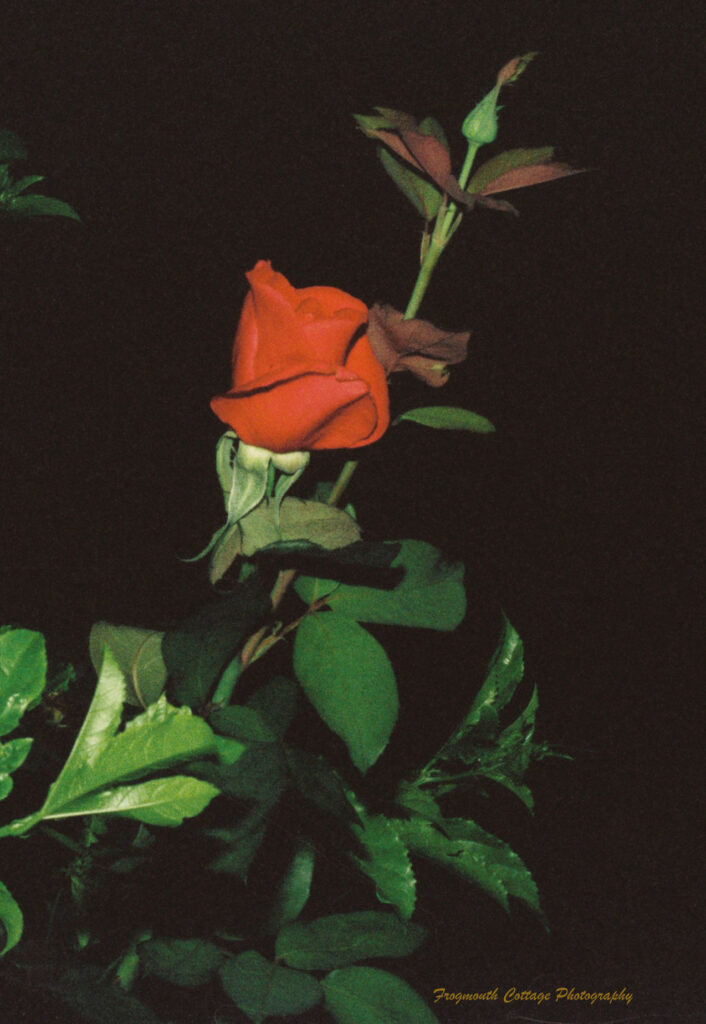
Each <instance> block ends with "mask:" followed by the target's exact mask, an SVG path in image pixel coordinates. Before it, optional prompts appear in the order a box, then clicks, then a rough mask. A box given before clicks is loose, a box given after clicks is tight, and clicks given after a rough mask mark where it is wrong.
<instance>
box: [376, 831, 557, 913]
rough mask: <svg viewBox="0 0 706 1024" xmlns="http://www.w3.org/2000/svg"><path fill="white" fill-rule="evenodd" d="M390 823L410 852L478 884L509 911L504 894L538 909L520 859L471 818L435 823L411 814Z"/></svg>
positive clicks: (535, 892)
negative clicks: (392, 823) (410, 817)
mask: <svg viewBox="0 0 706 1024" xmlns="http://www.w3.org/2000/svg"><path fill="white" fill-rule="evenodd" d="M394 824H395V828H396V830H397V832H398V834H399V836H400V838H401V839H402V841H403V842H404V843H405V845H406V846H407V848H408V849H409V851H410V853H411V854H413V855H414V854H417V855H418V856H421V857H426V858H428V859H429V860H432V861H434V862H435V863H436V864H438V865H439V866H441V867H443V868H446V869H447V870H449V871H453V872H454V874H457V875H460V876H461V877H462V878H464V879H465V880H466V881H468V882H472V883H473V884H475V885H478V886H480V888H481V889H483V890H484V891H485V892H487V893H488V894H489V895H490V896H492V897H493V898H494V899H496V900H497V901H498V902H499V903H500V904H501V906H503V907H504V908H505V910H508V911H509V903H508V896H514V897H515V898H516V899H519V900H522V902H524V903H526V904H527V906H529V907H530V908H531V909H532V910H534V911H536V912H537V913H541V912H540V909H539V895H538V893H537V886H536V885H535V883H534V880H533V878H532V875H531V874H530V872H529V871H528V870H527V868H526V867H525V865H524V863H523V862H522V860H521V859H520V858H519V857H518V856H517V854H516V853H514V852H513V850H512V849H511V848H510V847H509V846H508V845H507V843H504V842H503V841H502V840H500V839H497V838H496V837H495V836H493V835H490V833H489V832H486V831H485V830H484V829H482V828H480V827H479V826H478V825H476V824H475V823H474V822H472V821H466V820H465V819H462V818H452V819H443V820H442V821H441V822H440V823H439V827H436V826H435V825H433V824H432V823H431V822H429V821H422V820H420V819H419V818H412V819H410V820H409V821H395V823H394Z"/></svg>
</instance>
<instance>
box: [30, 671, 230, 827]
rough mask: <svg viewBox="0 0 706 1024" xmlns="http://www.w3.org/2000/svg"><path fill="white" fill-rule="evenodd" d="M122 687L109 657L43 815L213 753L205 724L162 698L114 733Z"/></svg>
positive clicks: (118, 674) (211, 734)
mask: <svg viewBox="0 0 706 1024" xmlns="http://www.w3.org/2000/svg"><path fill="white" fill-rule="evenodd" d="M123 686H124V684H123V681H122V675H121V673H120V670H119V669H118V667H117V665H116V664H115V662H114V661H113V659H112V657H111V656H110V655H107V656H106V660H105V664H104V669H103V671H102V672H101V677H100V680H99V682H98V687H97V689H96V695H95V697H94V699H93V702H92V704H91V707H90V708H89V711H88V714H87V716H86V720H85V722H84V725H83V727H82V728H81V731H80V732H79V735H78V737H77V739H76V743H75V744H74V748H73V750H72V751H71V754H70V755H69V758H68V760H67V762H66V764H65V765H64V768H63V769H62V772H61V774H60V776H59V778H58V779H57V781H56V782H55V783H54V785H53V786H52V787H51V788H50V791H49V796H48V798H47V801H46V803H45V805H44V808H43V813H44V814H45V815H50V814H52V815H53V814H54V813H55V812H56V811H57V810H58V809H59V808H60V807H62V806H63V805H64V804H68V803H73V802H74V801H75V800H77V799H79V798H80V797H82V796H84V795H86V794H88V793H91V792H95V791H97V790H99V789H103V788H105V787H106V786H108V785H112V784H114V783H116V782H123V781H126V780H128V779H134V778H139V777H140V776H143V775H146V774H148V773H152V772H155V771H162V770H164V769H167V768H171V767H173V766H174V765H176V764H179V763H180V762H184V761H187V760H191V759H192V758H197V757H203V756H206V755H208V754H212V753H214V752H215V743H214V737H213V732H212V731H211V729H210V727H209V726H208V725H207V723H206V722H204V720H203V719H202V718H198V717H197V716H196V715H192V714H191V712H190V711H189V709H188V708H175V707H172V705H170V704H168V703H167V700H166V697H164V696H162V697H160V699H159V700H158V701H157V702H156V703H155V704H151V705H150V706H149V707H148V708H147V709H146V711H143V712H142V714H141V715H138V716H137V717H136V718H133V719H132V721H130V722H128V723H127V725H126V726H125V729H124V730H123V731H122V732H120V733H118V734H117V735H112V734H113V733H114V732H115V730H116V728H117V725H118V724H119V721H120V711H121V707H122V705H121V704H120V703H118V702H117V701H118V700H119V698H120V696H121V694H122V690H123ZM101 716H103V717H101Z"/></svg>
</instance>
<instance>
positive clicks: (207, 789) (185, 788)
mask: <svg viewBox="0 0 706 1024" xmlns="http://www.w3.org/2000/svg"><path fill="white" fill-rule="evenodd" d="M218 792H219V791H218V789H216V787H215V786H212V785H211V784H210V783H208V782H203V781H202V780H201V779H194V778H192V777H191V776H190V775H170V776H169V777H168V778H163V779H150V780H149V781H148V782H138V783H136V784H135V785H134V786H115V787H112V788H111V789H106V790H103V791H102V792H97V793H96V792H94V793H88V794H87V795H86V796H82V797H79V798H78V799H76V800H73V801H72V802H71V803H68V804H63V805H62V806H61V807H59V808H57V809H56V810H54V811H52V812H51V813H50V814H47V813H44V814H43V817H44V818H70V817H76V816H77V815H84V814H120V815H123V816H125V817H128V818H135V819H136V820H137V821H144V822H145V824H147V825H169V826H174V825H181V823H182V821H183V820H184V818H193V817H195V816H196V815H197V814H200V813H201V812H202V811H203V810H204V809H205V808H206V807H207V806H208V804H209V803H210V802H211V800H213V798H214V796H218Z"/></svg>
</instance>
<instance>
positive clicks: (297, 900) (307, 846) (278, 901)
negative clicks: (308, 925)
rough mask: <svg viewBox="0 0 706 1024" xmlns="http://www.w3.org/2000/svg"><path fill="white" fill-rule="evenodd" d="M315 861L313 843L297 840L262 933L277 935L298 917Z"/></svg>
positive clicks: (308, 890) (304, 901) (306, 895)
mask: <svg viewBox="0 0 706 1024" xmlns="http://www.w3.org/2000/svg"><path fill="white" fill-rule="evenodd" d="M314 861H315V853H314V847H313V846H312V844H311V843H310V842H308V841H307V840H306V839H301V840H299V842H298V843H297V848H296V850H295V851H294V856H293V857H292V860H291V861H290V863H289V866H288V867H287V871H286V873H285V875H284V878H283V879H282V881H281V882H280V884H279V886H278V888H277V892H276V893H275V897H274V900H273V902H272V905H271V907H270V910H269V913H268V915H267V919H266V921H265V925H264V927H263V931H264V932H265V934H272V933H274V932H277V931H279V929H280V928H281V927H282V926H283V925H287V924H289V923H290V921H295V920H296V919H297V918H298V917H299V915H300V914H301V912H302V910H303V909H304V907H305V906H306V904H307V901H308V899H309V893H310V891H311V880H312V878H313V876H314ZM278 955H279V954H278ZM296 966H297V964H290V967H296Z"/></svg>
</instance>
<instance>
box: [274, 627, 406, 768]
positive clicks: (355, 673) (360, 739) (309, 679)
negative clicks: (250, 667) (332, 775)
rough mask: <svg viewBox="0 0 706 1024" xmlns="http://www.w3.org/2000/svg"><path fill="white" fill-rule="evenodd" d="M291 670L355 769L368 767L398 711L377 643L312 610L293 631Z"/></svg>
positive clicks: (392, 678) (387, 662) (392, 676)
mask: <svg viewBox="0 0 706 1024" xmlns="http://www.w3.org/2000/svg"><path fill="white" fill-rule="evenodd" d="M294 671H295V673H296V676H297V679H298V680H299V682H300V683H301V685H302V689H303V690H304V692H305V693H306V695H307V697H308V698H309V700H310V701H311V703H312V704H313V705H314V707H315V708H316V710H317V711H318V713H319V715H320V716H321V718H322V719H323V720H324V722H325V723H326V724H327V725H328V727H329V728H330V729H332V730H333V732H335V733H336V734H337V735H338V736H340V737H341V739H342V740H343V742H344V743H345V744H346V746H347V747H348V752H349V754H350V756H351V760H352V761H353V763H354V765H355V766H356V768H358V769H359V771H361V772H366V771H367V770H368V768H370V767H371V765H373V764H374V763H375V762H376V761H377V759H378V758H379V757H380V755H381V754H382V752H383V750H384V749H385V747H386V746H387V743H388V741H389V739H390V735H391V733H392V730H393V728H394V725H395V722H396V721H397V712H398V710H399V700H398V696H397V685H396V683H395V674H394V671H393V668H392V665H391V664H390V660H389V658H388V657H387V655H386V654H385V651H384V650H383V648H382V647H381V645H380V644H379V643H378V642H377V640H375V638H374V637H372V636H371V635H370V633H368V631H367V630H365V629H363V627H362V626H360V625H358V623H357V622H353V621H351V620H350V619H348V618H345V617H344V616H342V615H338V614H336V613H334V612H324V613H320V614H318V615H310V616H308V617H307V618H306V619H304V621H303V622H302V624H301V626H300V627H299V629H298V630H297V634H296V641H295V645H294Z"/></svg>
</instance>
